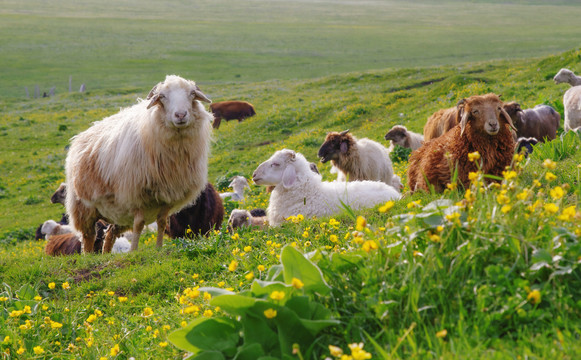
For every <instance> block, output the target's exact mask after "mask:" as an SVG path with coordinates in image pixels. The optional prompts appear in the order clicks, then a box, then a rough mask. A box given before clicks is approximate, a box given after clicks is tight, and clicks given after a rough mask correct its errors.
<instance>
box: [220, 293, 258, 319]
mask: <svg viewBox="0 0 581 360" xmlns="http://www.w3.org/2000/svg"><path fill="white" fill-rule="evenodd" d="M256 301H258V300H257V299H255V298H252V297H248V296H241V295H221V296H217V297H215V298H212V300H210V305H212V306H219V307H220V308H222V309H223V310H225V311H227V312H229V313H230V314H232V315H244V314H245V313H246V310H248V309H249V308H251V307H252V306H254V304H255V303H256Z"/></svg>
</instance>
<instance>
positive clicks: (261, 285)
mask: <svg viewBox="0 0 581 360" xmlns="http://www.w3.org/2000/svg"><path fill="white" fill-rule="evenodd" d="M289 287H290V286H289V285H287V284H285V283H282V282H279V281H262V280H254V281H253V282H252V285H251V286H250V290H251V291H252V294H253V295H254V296H257V297H259V296H262V295H268V294H270V293H272V292H273V291H275V290H276V291H284V292H285V293H288V290H287V289H288V288H289Z"/></svg>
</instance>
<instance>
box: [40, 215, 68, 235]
mask: <svg viewBox="0 0 581 360" xmlns="http://www.w3.org/2000/svg"><path fill="white" fill-rule="evenodd" d="M40 232H41V233H42V234H44V235H45V237H46V238H47V239H48V237H49V236H51V235H63V234H68V233H72V232H75V229H74V228H73V227H72V226H70V225H63V224H59V223H57V222H56V221H54V220H47V221H45V222H44V223H43V224H42V227H41V228H40Z"/></svg>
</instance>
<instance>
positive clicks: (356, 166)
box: [318, 130, 400, 187]
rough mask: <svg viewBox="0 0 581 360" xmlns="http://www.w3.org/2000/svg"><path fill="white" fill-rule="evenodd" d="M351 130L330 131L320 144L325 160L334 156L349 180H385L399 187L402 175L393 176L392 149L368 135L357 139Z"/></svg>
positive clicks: (333, 162) (335, 162) (334, 164)
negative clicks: (398, 176)
mask: <svg viewBox="0 0 581 360" xmlns="http://www.w3.org/2000/svg"><path fill="white" fill-rule="evenodd" d="M348 132H349V130H345V131H342V132H340V133H338V132H330V133H328V134H327V137H326V138H325V142H324V143H323V145H321V147H320V148H319V153H318V156H319V158H320V159H321V162H322V163H325V162H327V161H329V160H331V163H332V164H333V166H335V167H336V168H337V169H338V170H341V172H343V173H344V174H345V175H346V176H347V178H348V179H349V181H357V180H373V181H382V182H384V183H386V184H387V185H391V186H393V187H397V186H399V184H400V181H399V178H396V177H394V174H393V167H392V165H391V159H390V158H389V151H388V150H387V148H386V147H384V146H383V145H381V144H380V143H378V142H375V141H373V140H369V139H367V138H363V139H357V138H356V137H355V136H353V135H351V134H349V133H348Z"/></svg>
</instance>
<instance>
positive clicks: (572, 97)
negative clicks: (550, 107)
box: [563, 86, 581, 131]
mask: <svg viewBox="0 0 581 360" xmlns="http://www.w3.org/2000/svg"><path fill="white" fill-rule="evenodd" d="M563 106H564V107H565V121H564V124H563V128H564V130H565V131H569V130H572V129H575V128H577V127H579V126H581V86H573V87H572V88H570V89H569V90H567V91H566V92H565V95H563Z"/></svg>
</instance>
